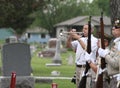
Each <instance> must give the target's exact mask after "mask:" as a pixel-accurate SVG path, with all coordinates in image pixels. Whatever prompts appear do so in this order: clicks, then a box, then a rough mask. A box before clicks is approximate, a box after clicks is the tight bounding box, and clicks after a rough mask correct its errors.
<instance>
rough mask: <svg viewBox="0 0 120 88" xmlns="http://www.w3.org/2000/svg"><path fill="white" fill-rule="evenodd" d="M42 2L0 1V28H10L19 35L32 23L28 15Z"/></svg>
mask: <svg viewBox="0 0 120 88" xmlns="http://www.w3.org/2000/svg"><path fill="white" fill-rule="evenodd" d="M42 2H43V0H40V1H39V0H0V13H1V14H0V27H11V28H13V29H14V30H15V31H16V34H19V35H21V34H22V33H23V32H24V31H25V29H26V28H27V27H28V26H29V25H30V24H31V23H32V22H33V20H34V18H32V17H30V14H31V13H32V12H33V11H34V10H36V9H37V7H38V5H40V4H41V3H42Z"/></svg>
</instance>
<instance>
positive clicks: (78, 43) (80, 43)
mask: <svg viewBox="0 0 120 88" xmlns="http://www.w3.org/2000/svg"><path fill="white" fill-rule="evenodd" d="M82 31H83V35H84V37H82V36H80V35H78V34H76V33H74V32H73V31H70V36H71V37H72V38H74V39H76V40H75V41H72V42H71V47H72V48H73V49H74V50H75V51H76V60H75V64H76V88H78V86H79V82H80V79H81V78H82V74H83V71H84V70H85V67H86V60H85V52H86V47H87V39H88V24H85V25H84V26H83V30H82ZM93 31H94V25H91V33H93ZM97 42H98V39H97V38H96V37H94V36H93V34H91V49H92V50H91V52H92V55H91V56H92V62H93V63H95V60H96V51H97V48H98V47H97ZM86 84H87V85H86V86H87V87H86V88H90V81H87V83H86Z"/></svg>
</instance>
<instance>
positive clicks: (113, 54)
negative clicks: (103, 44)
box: [98, 19, 120, 88]
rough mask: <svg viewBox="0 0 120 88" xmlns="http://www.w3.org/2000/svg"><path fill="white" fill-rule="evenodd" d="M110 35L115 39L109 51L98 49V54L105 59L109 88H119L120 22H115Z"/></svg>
mask: <svg viewBox="0 0 120 88" xmlns="http://www.w3.org/2000/svg"><path fill="white" fill-rule="evenodd" d="M112 33H113V36H114V37H115V39H114V40H113V42H112V43H111V46H110V47H109V49H102V48H99V49H98V54H99V56H101V57H104V58H105V61H106V63H107V71H108V75H109V76H110V78H111V80H110V88H120V87H119V81H120V20H119V19H117V20H116V21H115V24H114V27H113V28H112Z"/></svg>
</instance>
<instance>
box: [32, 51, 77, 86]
mask: <svg viewBox="0 0 120 88" xmlns="http://www.w3.org/2000/svg"><path fill="white" fill-rule="evenodd" d="M37 53H38V52H36V53H34V55H33V56H32V61H31V65H32V69H33V76H39V77H55V76H52V75H51V72H52V71H59V72H60V75H59V76H57V77H73V75H74V72H75V64H74V60H73V64H72V65H68V57H69V56H70V55H72V56H73V59H74V57H75V54H74V52H73V51H67V52H66V53H61V60H62V65H61V66H46V63H52V58H41V57H38V55H37ZM53 82H55V83H57V84H58V88H75V84H74V83H71V80H70V79H53ZM35 88H52V87H51V83H36V84H35Z"/></svg>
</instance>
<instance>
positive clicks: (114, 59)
mask: <svg viewBox="0 0 120 88" xmlns="http://www.w3.org/2000/svg"><path fill="white" fill-rule="evenodd" d="M119 58H120V55H119V54H118V53H115V54H114V55H110V54H108V55H106V57H105V60H106V62H107V64H109V65H111V66H112V67H113V68H118V67H119Z"/></svg>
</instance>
